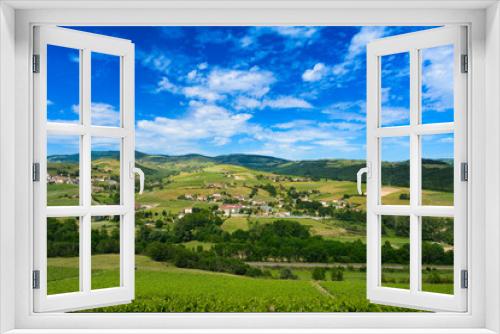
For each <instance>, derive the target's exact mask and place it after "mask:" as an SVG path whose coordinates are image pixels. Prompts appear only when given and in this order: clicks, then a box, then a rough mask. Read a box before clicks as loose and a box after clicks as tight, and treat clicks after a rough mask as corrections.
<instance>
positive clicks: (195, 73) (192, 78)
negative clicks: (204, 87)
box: [186, 70, 198, 81]
mask: <svg viewBox="0 0 500 334" xmlns="http://www.w3.org/2000/svg"><path fill="white" fill-rule="evenodd" d="M197 75H198V72H197V71H196V70H192V71H191V72H189V73H188V74H187V76H186V77H187V78H188V80H190V81H193V80H194V79H196V76H197Z"/></svg>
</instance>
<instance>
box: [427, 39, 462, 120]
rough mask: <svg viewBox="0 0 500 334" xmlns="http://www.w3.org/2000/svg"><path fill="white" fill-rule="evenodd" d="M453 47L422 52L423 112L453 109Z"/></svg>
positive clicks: (448, 46)
mask: <svg viewBox="0 0 500 334" xmlns="http://www.w3.org/2000/svg"><path fill="white" fill-rule="evenodd" d="M453 65H454V63H453V45H447V46H441V47H436V48H430V49H424V50H422V90H423V94H422V107H423V111H424V112H425V111H436V112H444V111H446V110H449V109H451V108H453V93H454V92H453V90H454V84H453V82H454V81H453Z"/></svg>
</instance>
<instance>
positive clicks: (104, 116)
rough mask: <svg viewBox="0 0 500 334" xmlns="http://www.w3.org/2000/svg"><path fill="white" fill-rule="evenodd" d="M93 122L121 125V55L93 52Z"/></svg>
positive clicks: (94, 123)
mask: <svg viewBox="0 0 500 334" xmlns="http://www.w3.org/2000/svg"><path fill="white" fill-rule="evenodd" d="M91 57H92V58H91V59H92V66H91V69H92V104H91V123H92V125H99V126H112V127H119V126H120V57H118V56H114V55H108V54H104V53H99V52H92V56H91Z"/></svg>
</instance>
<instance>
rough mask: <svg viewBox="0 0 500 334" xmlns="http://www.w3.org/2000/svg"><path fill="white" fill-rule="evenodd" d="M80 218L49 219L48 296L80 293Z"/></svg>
mask: <svg viewBox="0 0 500 334" xmlns="http://www.w3.org/2000/svg"><path fill="white" fill-rule="evenodd" d="M79 254H80V224H79V218H78V217H64V218H47V294H48V295H55V294H60V293H68V292H77V291H80V257H79Z"/></svg>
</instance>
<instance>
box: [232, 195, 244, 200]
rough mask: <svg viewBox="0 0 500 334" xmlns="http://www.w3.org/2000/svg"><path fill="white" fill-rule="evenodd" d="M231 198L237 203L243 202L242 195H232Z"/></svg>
mask: <svg viewBox="0 0 500 334" xmlns="http://www.w3.org/2000/svg"><path fill="white" fill-rule="evenodd" d="M233 198H234V199H237V200H239V201H244V200H245V196H243V195H234V196H233Z"/></svg>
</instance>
